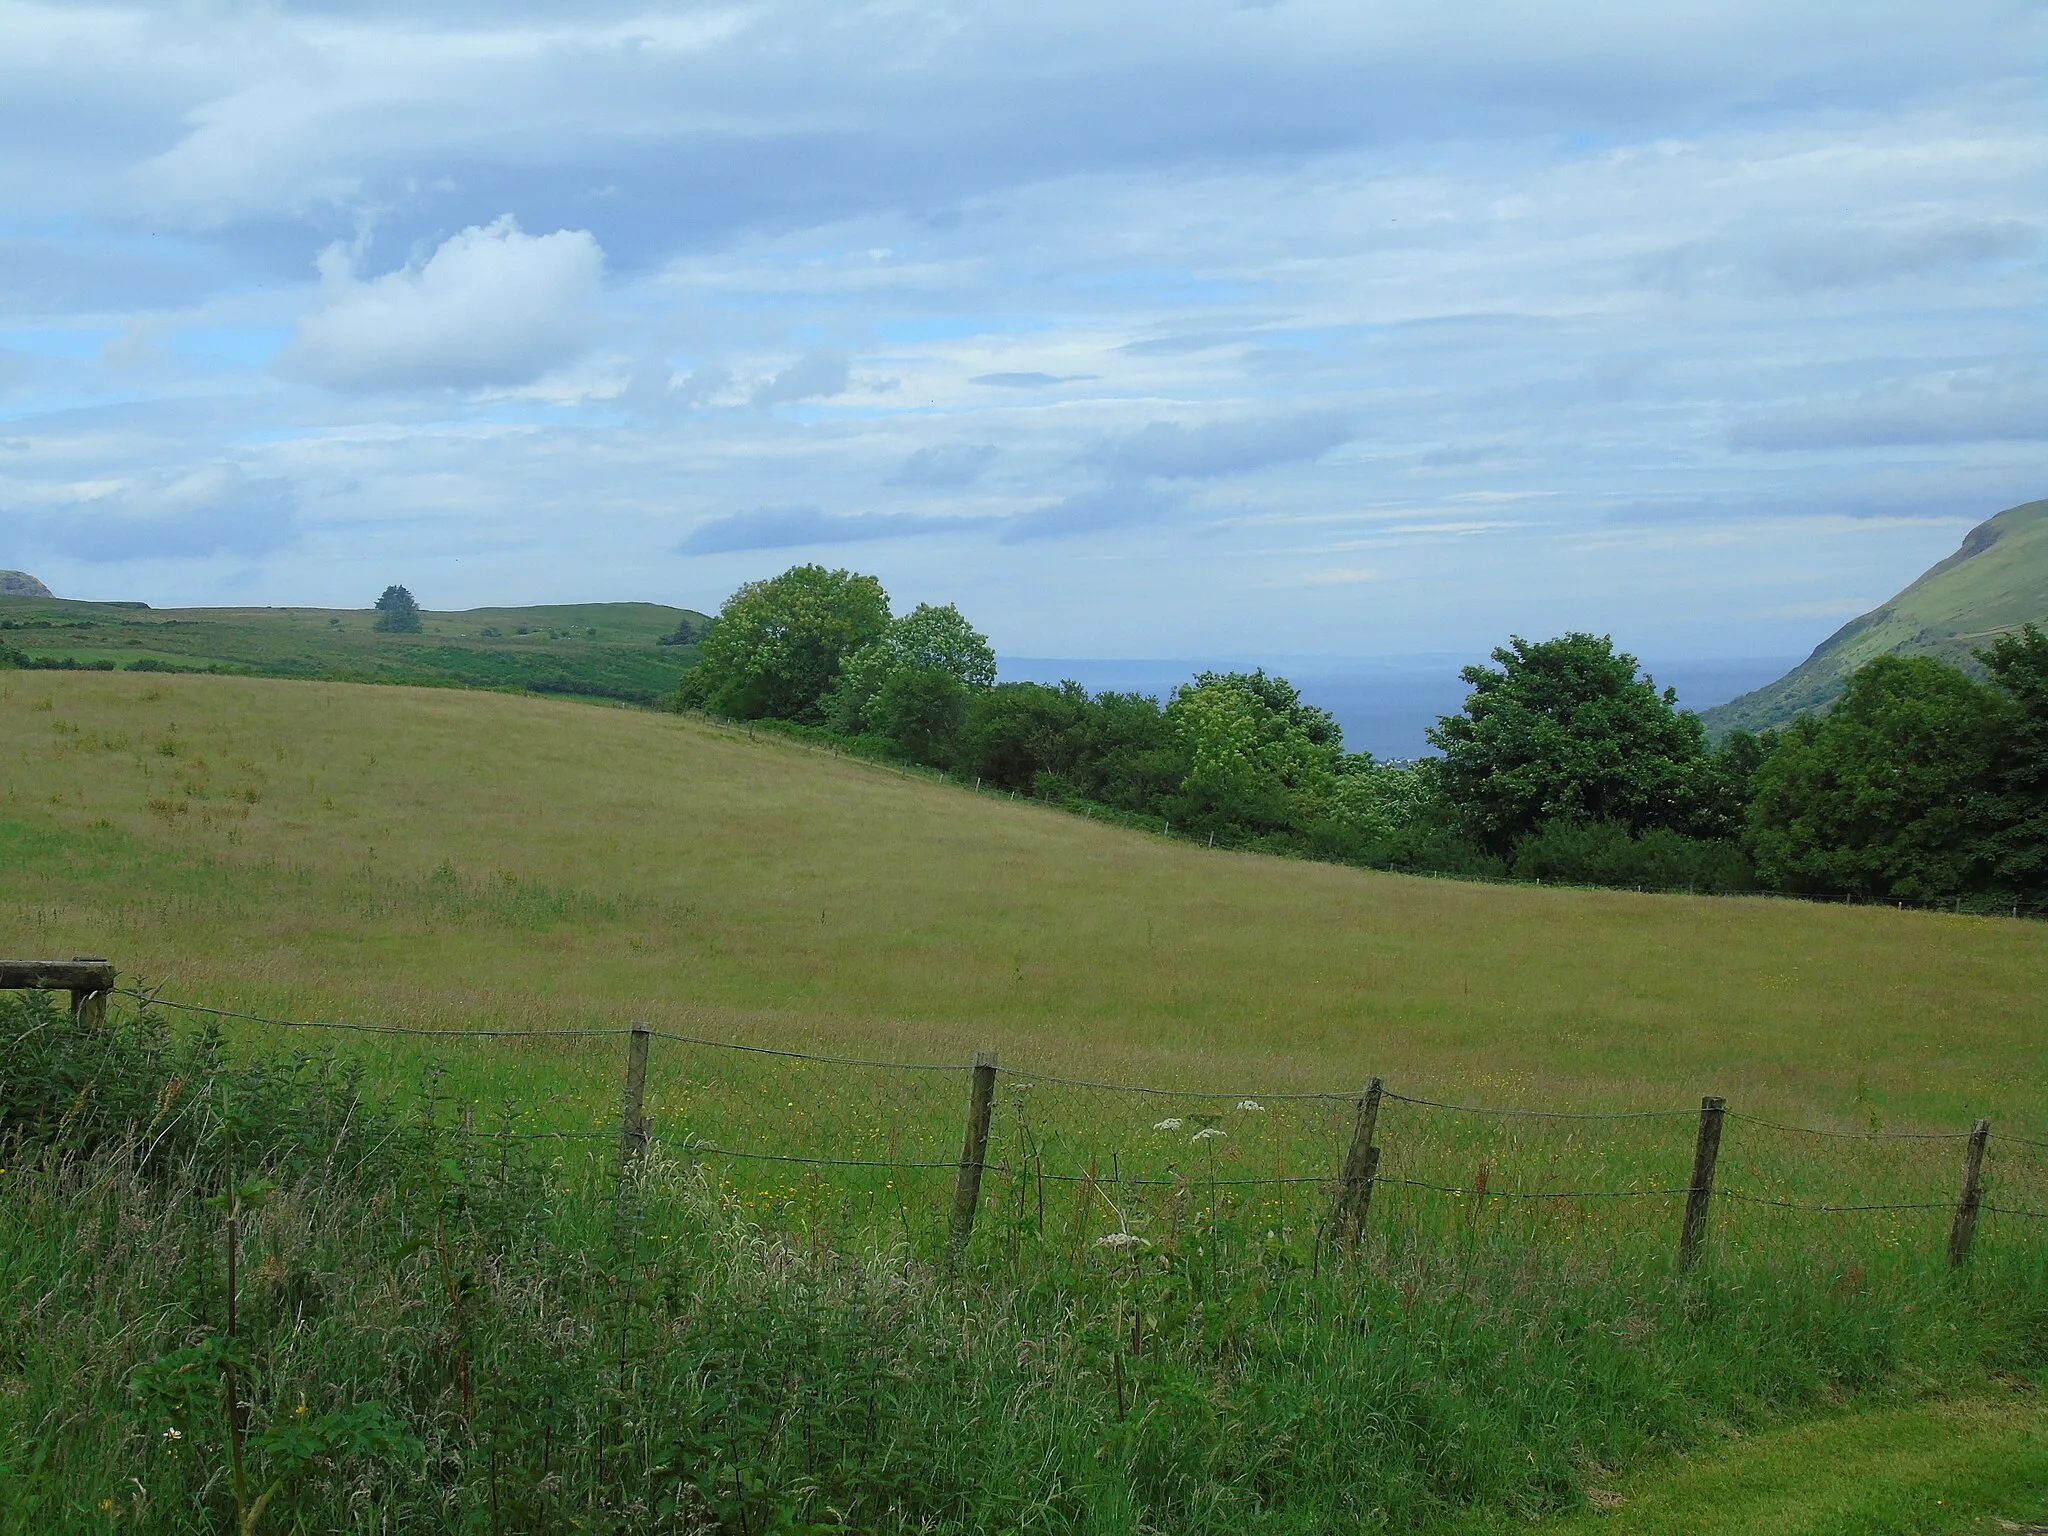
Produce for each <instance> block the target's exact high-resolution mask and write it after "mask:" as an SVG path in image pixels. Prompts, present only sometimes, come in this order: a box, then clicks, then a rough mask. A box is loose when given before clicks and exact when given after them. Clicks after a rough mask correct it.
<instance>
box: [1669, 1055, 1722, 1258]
mask: <svg viewBox="0 0 2048 1536" xmlns="http://www.w3.org/2000/svg"><path fill="white" fill-rule="evenodd" d="M1727 1108H1728V1101H1727V1100H1726V1099H1717V1098H1715V1097H1714V1096H1713V1095H1712V1094H1708V1095H1707V1096H1706V1097H1705V1098H1703V1099H1701V1100H1700V1134H1699V1140H1698V1141H1697V1142H1696V1143H1694V1145H1693V1153H1692V1186H1691V1187H1690V1188H1689V1189H1688V1190H1687V1191H1686V1195H1685V1225H1684V1226H1683V1227H1682V1228H1680V1229H1679V1233H1678V1267H1679V1268H1680V1269H1691V1268H1692V1267H1693V1266H1694V1265H1695V1264H1697V1263H1699V1261H1700V1249H1701V1248H1702V1247H1703V1246H1704V1245H1705V1243H1706V1240H1707V1211H1708V1208H1709V1207H1710V1206H1711V1205H1712V1204H1713V1200H1714V1164H1715V1163H1716V1162H1717V1161H1718V1160H1719V1159H1720V1156H1721V1116H1722V1114H1723V1113H1724V1112H1725V1111H1726V1110H1727Z"/></svg>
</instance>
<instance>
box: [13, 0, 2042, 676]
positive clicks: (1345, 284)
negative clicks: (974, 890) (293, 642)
mask: <svg viewBox="0 0 2048 1536" xmlns="http://www.w3.org/2000/svg"><path fill="white" fill-rule="evenodd" d="M2044 41H2048V12H2044V11H2043V9H2042V8H2041V7H2040V6H2038V5H2031V4H1996V3H1971V0H1961V3H1951V4H1947V5H1943V6H1938V7H1937V6H1931V5H1927V4H1925V3H1922V0H1916V3H1912V4H1898V3H1888V0H1864V3H1859V4H1856V5H1853V6H1852V5H1849V4H1846V3H1837V0H1810V3H1806V4H1801V5H1797V6H1785V5H1783V4H1761V3H1747V0H1720V3H1714V4H1705V3H1697V4H1695V3H1685V0H1675V3H1669V4H1660V5H1657V6H1650V7H1644V6H1624V5H1618V4H1613V5H1596V4H1590V3H1589V4H1579V5H1555V4H1551V5H1546V4H1528V3H1517V4H1486V3H1479V4H1473V5H1467V6H1458V7H1447V6H1441V5H1432V4H1421V3H1396V4H1375V3H1360V0H1349V3H1342V4H1337V3H1330V4H1324V3H1303V0H1277V3H1273V4H1262V5H1231V4H1209V3H1205V0H1172V3H1170V4H1169V3H1165V0H1158V3H1153V0H1131V3H1125V4H1119V5H1116V6H1102V5H1099V4H1095V5H1082V4H1064V3H1057V0H1038V3H1034V4H1031V5H1028V6H1027V5H1017V4H1010V5H974V4H958V3H955V4H948V5H937V4H927V3H922V0H895V3H889V4H874V5H862V4H829V5H827V4H815V5H800V4H778V3H762V4H753V5H746V6H720V5H711V4H706V5H682V6H669V7H645V6H630V7H612V6H608V5H606V4H603V3H594V4H585V5H581V6H578V7H574V8H570V7H562V6H556V5H547V6H541V5H528V6H521V5H519V4H516V3H496V4H492V5H488V6H486V5H480V4H475V3H446V4H440V5H435V4H433V3H432V0H426V3H409V4H406V5H404V6H398V5H389V6H384V5H379V4H375V3H359V4H351V5H346V6H342V5H331V6H293V5H274V4H272V5H236V4H225V3H214V4H202V3H193V4H183V5H166V6H161V7H154V8H125V7H121V6H117V5H110V6H93V5H86V4H64V5H33V4H29V5H23V4H11V3H0V565H6V566H19V567H22V568H25V569H28V570H30V571H33V572H34V573H36V574H38V575H40V576H42V577H43V578H44V579H45V580H46V581H48V582H50V583H51V585H52V586H53V587H55V588H56V589H57V590H58V591H60V592H62V593H65V594H67V595H77V596H95V597H129V598H142V599H144V600H147V601H150V602H153V603H157V604H159V605H166V604H182V603H288V602H289V603H326V604H337V605H365V604H367V603H368V601H369V600H370V598H371V597H372V596H373V595H374V594H375V593H376V592H377V591H378V590H381V588H382V587H383V585H384V584H385V583H386V582H388V581H403V582H405V583H406V584H407V585H408V586H410V587H411V588H412V589H413V591H414V592H416V593H417V594H418V595H419V596H420V598H421V600H422V601H423V602H425V603H427V604H428V605H429V606H433V607H459V606H466V605H472V604H482V603H487V602H491V603H495V602H537V601H550V600H563V601H567V600H586V601H587V600H597V599H605V598H651V599H658V600H662V601H668V602H675V603H682V604H688V605H691V606H696V607H700V608H711V607H715V605H716V604H717V603H718V602H719V601H720V600H721V599H722V598H723V597H724V596H725V594H726V593H728V592H729V591H731V590H732V588H733V587H734V586H736V585H737V584H738V583H740V582H741V581H744V580H747V579H749V578H752V577H755V576H760V575H765V574H770V573H772V572H774V571H776V570H778V569H781V568H782V567H783V566H784V565H786V564H789V563H793V562H795V561H798V560H811V559H815V560H821V561H824V562H826V563H829V564H834V565H842V564H843V565H852V566H854V567H856V568H860V569H866V570H871V571H874V572H876V573H877V574H879V575H880V576H882V578H883V579H884V581H885V582H886V584H887V585H888V587H889V588H890V590H891V592H892V593H893V594H894V595H895V597H896V599H897V602H898V605H899V606H901V607H907V606H909V605H910V604H912V603H914V602H917V601H920V600H936V601H945V600H955V601H958V602H959V603H960V604H961V606H962V607H963V608H964V609H965V610H966V611H967V613H968V614H969V615H970V617H972V618H974V619H975V620H977V621H978V622H979V623H980V624H981V626H982V627H983V628H985V629H986V630H988V631H989V633H990V634H991V636H992V637H993V638H994V639H995V641H996V644H997V646H998V648H999V649H1001V650H1003V651H1005V652H1008V653H1011V654H1021V655H1035V656H1062V655H1067V656H1098V657H1099V656H1190V655H1218V654H1232V655H1262V654H1274V655H1289V656H1315V655H1331V656H1360V655H1373V654H1385V653H1396V652H1458V653H1469V652H1472V651H1474V650H1483V649H1484V648H1485V647H1487V646H1489V645H1491V644H1494V643H1496V642H1498V641H1499V640H1501V639H1503V638H1504V637H1505V636H1506V635H1507V634H1508V633H1509V632H1511V631H1513V632H1521V633H1526V634H1545V633H1553V632H1556V631H1558V630H1561V629H1565V628H1590V629H1594V630H1596V631H1611V632H1613V633H1614V634H1615V636H1616V637H1617V639H1618V640H1621V641H1623V642H1624V643H1626V644H1627V645H1628V646H1629V647H1630V648H1632V649H1635V650H1637V651H1638V652H1641V653H1645V654H1653V655H1662V656H1677V655H1699V656H1711V655H1780V654H1787V653H1792V652H1797V651H1801V650H1803V649H1805V648H1806V647H1808V646H1810V645H1812V644H1813V643H1814V642H1815V641H1817V640H1818V639H1819V638H1821V637H1822V636H1824V635H1825V634H1826V633H1828V632H1829V631H1830V630H1831V629H1833V628H1834V627H1835V626H1836V625H1838V624H1839V623H1840V622H1841V621H1842V620H1843V619H1844V618H1846V617H1848V616H1849V615H1851V614H1853V613H1855V612H1858V611H1861V610H1862V609H1863V608H1866V607H1868V606H1869V605H1870V604H1871V603H1873V602H1874V601H1876V600H1878V599H1880V598H1882V597H1884V596H1886V595H1887V594H1889V593H1890V592H1891V591H1893V590H1895V589H1896V588H1897V587H1898V586H1900V585H1901V584H1903V583H1904V582H1905V581H1906V580H1908V579H1910V578H1911V577H1912V576H1913V575H1914V574H1916V573H1917V572H1918V571H1919V570H1921V569H1922V568H1924V567H1925V566H1926V565H1928V564H1930V563H1931V562H1932V561H1934V560H1936V559H1938V558H1940V557H1941V556H1942V555H1944V554H1946V553H1947V552H1949V551H1950V550H1951V549H1953V547H1954V546H1955V544H1956V543H1957V541H1958V540H1959V539H1960V537H1961V535H1962V533H1963V532H1964V530H1965V529H1966V528H1967V527H1968V526H1969V525H1970V524H1972V523H1974V522H1977V521H1979V520H1981V519H1982V518H1983V517H1985V516H1988V515H1989V514H1990V513H1992V512H1994V511H1997V510H1998V509H1999V508H2001V507H2004V506H2007V505H2010V504H2012V503H2015V502H2019V501H2023V500H2028V499H2031V498H2034V497H2038V496H2041V495H2044V494H2048V379H2044V371H2043V351H2042V345H2041V343H2042V331H2041V325H2042V300H2043V287H2042V278H2043V254H2044V245H2043V230H2042V224H2043V214H2042V209H2043V208H2044V207H2048V201H2044V195H2043V194H2044V191H2048V188H2044V179H2043V170H2044V165H2048V118H2044V110H2043V103H2044V101H2048V96H2044V94H2043V92H2042V89H2041V84H2042V82H2041V79H2040V66H2041V60H2042V58H2043V44H2044Z"/></svg>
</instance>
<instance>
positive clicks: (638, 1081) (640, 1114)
mask: <svg viewBox="0 0 2048 1536" xmlns="http://www.w3.org/2000/svg"><path fill="white" fill-rule="evenodd" d="M650 1033H651V1032H650V1031H649V1029H648V1028H647V1025H646V1023H645V1022H644V1021H643V1020H640V1019H635V1020H634V1021H633V1027H632V1030H631V1031H630V1032H629V1033H628V1035H627V1037H626V1093H625V1098H624V1099H623V1101H622V1102H621V1103H620V1105H619V1182H620V1183H621V1184H624V1183H625V1180H626V1175H627V1173H628V1172H630V1171H631V1170H632V1167H633V1164H634V1163H635V1162H637V1161H639V1158H640V1154H641V1153H643V1152H645V1151H646V1150H647V1111H646V1109H645V1108H644V1102H645V1099H646V1095H647V1041H648V1038H649V1036H650Z"/></svg>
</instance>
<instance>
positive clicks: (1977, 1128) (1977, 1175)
mask: <svg viewBox="0 0 2048 1536" xmlns="http://www.w3.org/2000/svg"><path fill="white" fill-rule="evenodd" d="M1990 1136H1991V1122H1990V1121H1989V1120H1979V1121H1978V1122H1977V1123H1976V1124H1975V1125H1973V1126H1971V1127H1970V1140H1969V1144H1968V1145H1967V1146H1966V1147H1965V1148H1964V1149H1963V1187H1962V1190H1961V1191H1960V1192H1959V1193H1958V1194H1957V1195H1956V1216H1955V1220H1954V1221H1952V1222H1950V1223H1949V1227H1948V1262H1949V1267H1950V1268H1952V1269H1955V1268H1960V1267H1961V1266H1962V1264H1963V1261H1964V1260H1966V1259H1968V1258H1969V1256H1970V1240H1971V1239H1972V1238H1974V1237H1975V1236H1976V1235H1977V1206H1978V1204H1979V1203H1980V1202H1981V1201H1982V1200H1983V1198H1984V1186H1983V1176H1984V1143H1985V1142H1986V1141H1987V1140H1988V1139H1989V1138H1990Z"/></svg>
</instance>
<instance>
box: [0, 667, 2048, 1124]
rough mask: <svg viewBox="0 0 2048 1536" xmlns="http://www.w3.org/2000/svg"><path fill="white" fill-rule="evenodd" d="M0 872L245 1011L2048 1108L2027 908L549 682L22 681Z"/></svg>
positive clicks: (1474, 1097)
mask: <svg viewBox="0 0 2048 1536" xmlns="http://www.w3.org/2000/svg"><path fill="white" fill-rule="evenodd" d="M0 855H4V857H5V860H6V863H7V870H6V874H5V877H4V882H0V950H5V951H9V952H17V953H31V954H58V955H70V954H74V953H80V954H87V953H90V954H103V955H106V956H108V957H110V958H112V959H114V960H115V961H117V962H118V963H119V964H120V965H121V966H122V967H123V968H124V970H126V971H129V972H132V973H138V974H140V975H143V976H145V977H148V978H151V979H153V980H168V981H169V982H170V989H169V995H173V996H178V997H183V998H187V999H192V1000H198V1001H209V1002H217V1003H222V1004H226V1005H231V1006H237V1007H245V1008H250V1009H253V1010H255V1011H258V1012H275V1013H284V1014H292V1015H298V1016H304V1015H309V1014H310V1015H319V1016H328V1017H350V1018H358V1019H376V1020H385V1021H427V1022H432V1023H436V1024H446V1025H486V1024H500V1025H502V1024H507V1023H511V1024H517V1025H543V1024H547V1025H588V1024H610V1023H617V1022H619V1021H621V1020H623V1019H625V1018H627V1017H643V1018H647V1019H649V1020H651V1021H653V1022H655V1023H656V1024H657V1025H658V1026H663V1027H670V1028H679V1029H688V1030H693V1031H696V1032H700V1033H711V1034H716V1035H720V1036H729V1037H732V1038H736V1039H746V1040H752V1041H758V1042H764V1043H774V1044H800V1045H821V1044H822V1045H829V1046H831V1047H835V1048H848V1049H854V1048H857V1049H859V1050H864V1051H866V1050H885V1051H888V1052H891V1053H898V1054H902V1055H905V1056H908V1057H910V1058H913V1059H946V1060H957V1059H960V1058H961V1057H962V1056H963V1055H964V1054H965V1053H966V1052H967V1051H968V1050H970V1049H971V1048H973V1047H975V1046H977V1045H983V1044H992V1045H994V1046H996V1047H998V1048H999V1049H1000V1050H1001V1051H1002V1052H1003V1054H1004V1057H1005V1059H1006V1060H1013V1061H1020V1062H1021V1061H1029V1062H1031V1063H1033V1064H1035V1065H1038V1066H1040V1067H1042V1068H1045V1069H1049V1070H1065V1071H1069V1072H1081V1073H1087V1074H1108V1075H1118V1076H1124V1077H1130V1076H1135V1077H1136V1078H1137V1079H1138V1080H1141V1081H1165V1082H1172V1083H1176V1084H1180V1085H1184V1086H1200V1085H1211V1086H1217V1087H1224V1088H1237V1087H1240V1086H1243V1087H1261V1088H1288V1087H1317V1088H1331V1087H1344V1086H1347V1085H1351V1084H1355V1083H1357V1082H1359V1081H1361V1080H1362V1079H1363V1078H1364V1077H1365V1076H1367V1075H1368V1074H1370V1073H1380V1074H1384V1075H1385V1076H1386V1077H1387V1078H1388V1079H1389V1080H1390V1081H1391V1082H1394V1083H1396V1084H1398V1085H1399V1086H1401V1087H1403V1088H1406V1089H1408V1090H1409V1091H1425V1092H1437V1093H1441V1094H1443V1095H1446V1096H1457V1097H1460V1098H1463V1099H1465V1100H1467V1101H1478V1102H1494V1103H1501V1102H1519V1103H1536V1102H1550V1101H1558V1102H1569V1103H1571V1104H1573V1105H1575V1106H1585V1105H1602V1106H1613V1105H1621V1104H1644V1103H1656V1104H1660V1105H1662V1104H1671V1103H1680V1104H1683V1103H1685V1102H1687V1101H1688V1100H1690V1099H1692V1098H1693V1097H1695V1096H1696V1095H1698V1094H1699V1093H1701V1092H1704V1091H1712V1092H1719V1093H1723V1094H1726V1095H1728V1096H1729V1098H1730V1099H1731V1101H1733V1102H1734V1103H1735V1104H1736V1105H1737V1106H1738V1107H1744V1108H1751V1109H1755V1110H1760V1111H1764V1112H1769V1113H1774V1114H1778V1115H1783V1116H1796V1117H1799V1118H1803V1119H1806V1120H1810V1121H1818V1122H1821V1123H1830V1124H1857V1125H1860V1124H1862V1123H1864V1121H1865V1119H1866V1118H1867V1116H1868V1115H1869V1114H1870V1113H1871V1112H1872V1110H1873V1109H1874V1110H1875V1112H1876V1113H1877V1114H1878V1115H1879V1116H1880V1117H1881V1118H1882V1119H1883V1120H1884V1122H1885V1123H1887V1124H1894V1125H1904V1124H1922V1125H1927V1124H1934V1125H1941V1126H1943V1127H1951V1126H1954V1125H1956V1124H1958V1123H1967V1121H1968V1120H1969V1118H1971V1117H1972V1116H1974V1115H1978V1114H1988V1115H1990V1116H1992V1117H1993V1118H1994V1120H1996V1121H1997V1122H1998V1123H1999V1126H2000V1128H2001V1129H2004V1130H2011V1131H2019V1132H2022V1133H2031V1134H2034V1135H2042V1134H2044V1133H2048V1093H2044V1092H2043V1089H2044V1087H2048V1029H2044V1027H2043V1026H2044V1023H2048V1020H2044V1014H2043V1004H2042V1001H2041V999H2042V996H2043V983H2044V981H2048V926H2044V925H2040V924H2034V923H2024V922H2012V921H2001V920H1992V919H1984V918H1957V917H1944V916H1937V915H1928V914H1918V913H1902V912H1895V911H1889V910H1872V909H1867V908H1858V909H1843V908H1839V907H1822V906H1812V905H1806V904H1801V903H1793V902H1780V901H1767V900H1727V899H1718V900H1717V899H1705V898H1701V899H1693V898H1685V897H1676V896H1637V895H1631V894H1625V893H1613V892H1590V891H1566V890H1531V889H1513V888H1501V887H1491V886H1484V885H1473V884H1460V883H1454V882H1450V881H1434V880H1423V879H1413V878H1405V877H1400V876H1392V875H1384V874H1376V873H1371V872H1361V871H1355V870H1348V869H1341V868H1335V867H1331V866H1324V865H1316V864H1307V863H1297V862H1290V861H1282V860H1276V859H1267V858H1259V857H1251V856H1241V855H1234V854H1225V853H1211V852H1207V851H1204V850H1201V849H1197V848H1193V847H1188V846H1184V845H1180V844H1175V843H1169V842H1166V841H1163V840H1161V839H1158V838H1154V837H1149V836H1144V835H1139V834H1134V833H1127V832H1121V831H1113V830H1109V829H1106V828H1104V827H1101V826H1098V825H1094V824H1091V823H1089V822H1087V821H1085V820H1082V819H1079V818H1076V817H1072V816H1069V815H1065V814H1062V813H1058V812H1054V811H1051V810H1048V809H1044V808H1041V807H1037V806H1033V805H1030V804H1025V803H1010V802H1007V801H1001V800H997V799H994V798H992V797H988V796H978V795H975V794H973V793H971V792H969V791H967V790H964V789H958V788H951V787H946V786H940V785H933V784H929V783H926V782H922V781H918V780H915V779H910V778H905V777H902V776H899V775H896V774H894V773H891V772H889V771H887V770H885V769H878V768H875V767H872V766H868V765H863V764H860V763H857V762H853V761H850V760H846V759H835V758H832V757H829V756H826V755H823V754H820V753H817V752H813V751H810V750H807V749H804V748H800V747H796V746H792V745H788V744H784V743H776V742H771V741H769V740H766V739H763V740H761V741H748V740H747V739H745V738H744V737H743V736H738V735H735V734H733V733H730V732H722V731H719V730H716V729H712V728H709V727H706V726H702V725H698V724H693V723H690V722H686V721H682V720H678V719H675V718H673V717H666V716H659V715H652V714H641V713H633V712H625V711H617V710H605V709H594V708H589V707H585V706H581V705H577V704H573V703H567V702H555V701H547V700H540V699H530V698H519V697H509V696H502V695H494V694H479V693H459V692H443V691H436V690H423V689H398V688H372V687H360V686H351V685H346V684H321V683H294V682H276V681H262V680H252V679H239V678H216V677H204V678H202V677H172V678H152V679H148V680H145V679H143V678H139V677H125V676H101V675H92V674H85V675H62V674H55V675H53V674H48V673H43V674H26V673H14V674H5V675H4V677H0ZM614 1054H615V1052H614V1050H613V1049H612V1048H611V1047H610V1045H609V1044H607V1045H606V1047H605V1049H604V1051H603V1059H604V1071H603V1075H602V1077H601V1078H599V1079H596V1081H602V1080H606V1079H608V1078H609V1076H610V1075H611V1058H612V1056H613V1055H614ZM543 1064H544V1063H543Z"/></svg>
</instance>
